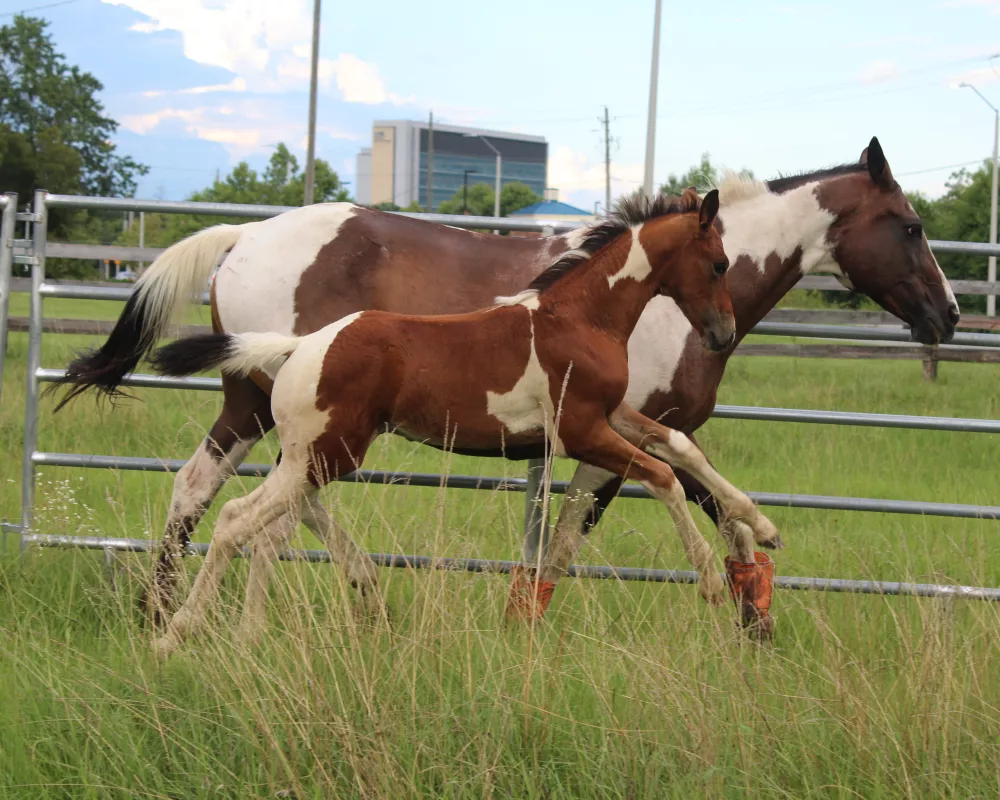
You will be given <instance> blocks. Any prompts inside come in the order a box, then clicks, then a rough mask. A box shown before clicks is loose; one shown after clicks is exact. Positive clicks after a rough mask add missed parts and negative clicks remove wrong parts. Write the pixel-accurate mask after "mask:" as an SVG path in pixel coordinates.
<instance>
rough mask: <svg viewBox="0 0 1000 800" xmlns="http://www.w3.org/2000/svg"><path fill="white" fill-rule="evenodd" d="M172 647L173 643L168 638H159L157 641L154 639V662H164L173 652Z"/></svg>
mask: <svg viewBox="0 0 1000 800" xmlns="http://www.w3.org/2000/svg"><path fill="white" fill-rule="evenodd" d="M174 647H175V645H174V643H173V642H172V641H171V640H170V637H168V636H161V637H160V638H159V639H156V640H155V641H154V642H153V654H154V655H155V656H156V660H157V661H159V662H160V663H161V664H163V663H164V662H166V660H167V659H168V658H170V656H171V654H172V653H173V652H174Z"/></svg>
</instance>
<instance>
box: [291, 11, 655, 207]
mask: <svg viewBox="0 0 1000 800" xmlns="http://www.w3.org/2000/svg"><path fill="white" fill-rule="evenodd" d="M657 2H659V0H657ZM319 6H320V0H313V40H312V67H311V71H310V75H309V143H308V145H307V146H306V179H305V191H304V192H303V196H302V205H304V206H311V205H312V204H313V198H314V197H315V194H316V83H317V78H318V73H319Z"/></svg>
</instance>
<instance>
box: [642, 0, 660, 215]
mask: <svg viewBox="0 0 1000 800" xmlns="http://www.w3.org/2000/svg"><path fill="white" fill-rule="evenodd" d="M661 8H662V0H656V17H655V19H654V20H653V64H652V67H651V68H650V73H649V117H648V119H647V120H646V168H645V173H644V175H643V180H642V190H643V191H644V192H645V193H646V197H652V196H653V158H654V155H655V151H656V82H657V78H658V77H659V73H660V11H661Z"/></svg>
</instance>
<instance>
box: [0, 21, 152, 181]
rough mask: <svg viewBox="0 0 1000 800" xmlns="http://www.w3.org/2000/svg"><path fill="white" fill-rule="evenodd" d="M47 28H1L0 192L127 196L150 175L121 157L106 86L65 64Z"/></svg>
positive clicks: (20, 24) (38, 24) (30, 24)
mask: <svg viewBox="0 0 1000 800" xmlns="http://www.w3.org/2000/svg"><path fill="white" fill-rule="evenodd" d="M47 27H48V23H47V22H45V21H44V20H41V19H36V18H33V17H25V16H16V17H14V20H13V22H12V23H11V24H9V25H4V26H2V27H0V137H2V138H3V140H4V145H3V146H2V148H0V149H2V150H3V159H4V160H3V162H2V164H0V168H2V172H0V175H2V178H0V190H3V191H16V192H17V193H18V195H19V196H20V197H22V198H26V197H30V196H31V194H32V193H33V192H34V190H35V189H38V188H41V189H48V190H49V191H59V192H64V193H71V194H77V193H81V194H82V193H86V194H97V195H124V196H130V195H132V193H133V192H134V191H135V186H136V178H137V177H138V176H140V175H144V174H145V173H146V171H147V168H146V167H144V166H143V165H141V164H138V163H136V162H135V161H133V160H132V159H131V158H129V157H128V156H122V155H120V154H119V153H118V152H117V150H116V148H115V145H114V144H112V143H111V138H112V137H113V136H114V133H115V131H116V130H117V129H118V123H117V122H115V121H114V120H113V119H111V118H110V117H108V116H105V115H104V106H103V105H102V104H101V102H100V101H99V100H98V99H97V94H98V92H100V91H101V90H102V89H103V88H104V87H103V85H102V84H101V82H100V81H98V80H97V78H95V77H94V76H93V75H91V74H90V73H89V72H83V71H81V70H80V69H79V67H76V66H71V65H69V64H67V63H66V60H65V58H64V57H63V56H62V54H60V53H58V52H57V51H56V49H55V46H54V44H53V42H52V38H51V37H50V36H49V35H48V33H47V32H46V28H47Z"/></svg>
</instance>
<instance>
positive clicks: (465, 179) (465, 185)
mask: <svg viewBox="0 0 1000 800" xmlns="http://www.w3.org/2000/svg"><path fill="white" fill-rule="evenodd" d="M473 172H479V170H478V169H463V170H462V213H463V214H464V213H465V212H466V211H468V210H469V202H468V200H469V174H470V173H473Z"/></svg>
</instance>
